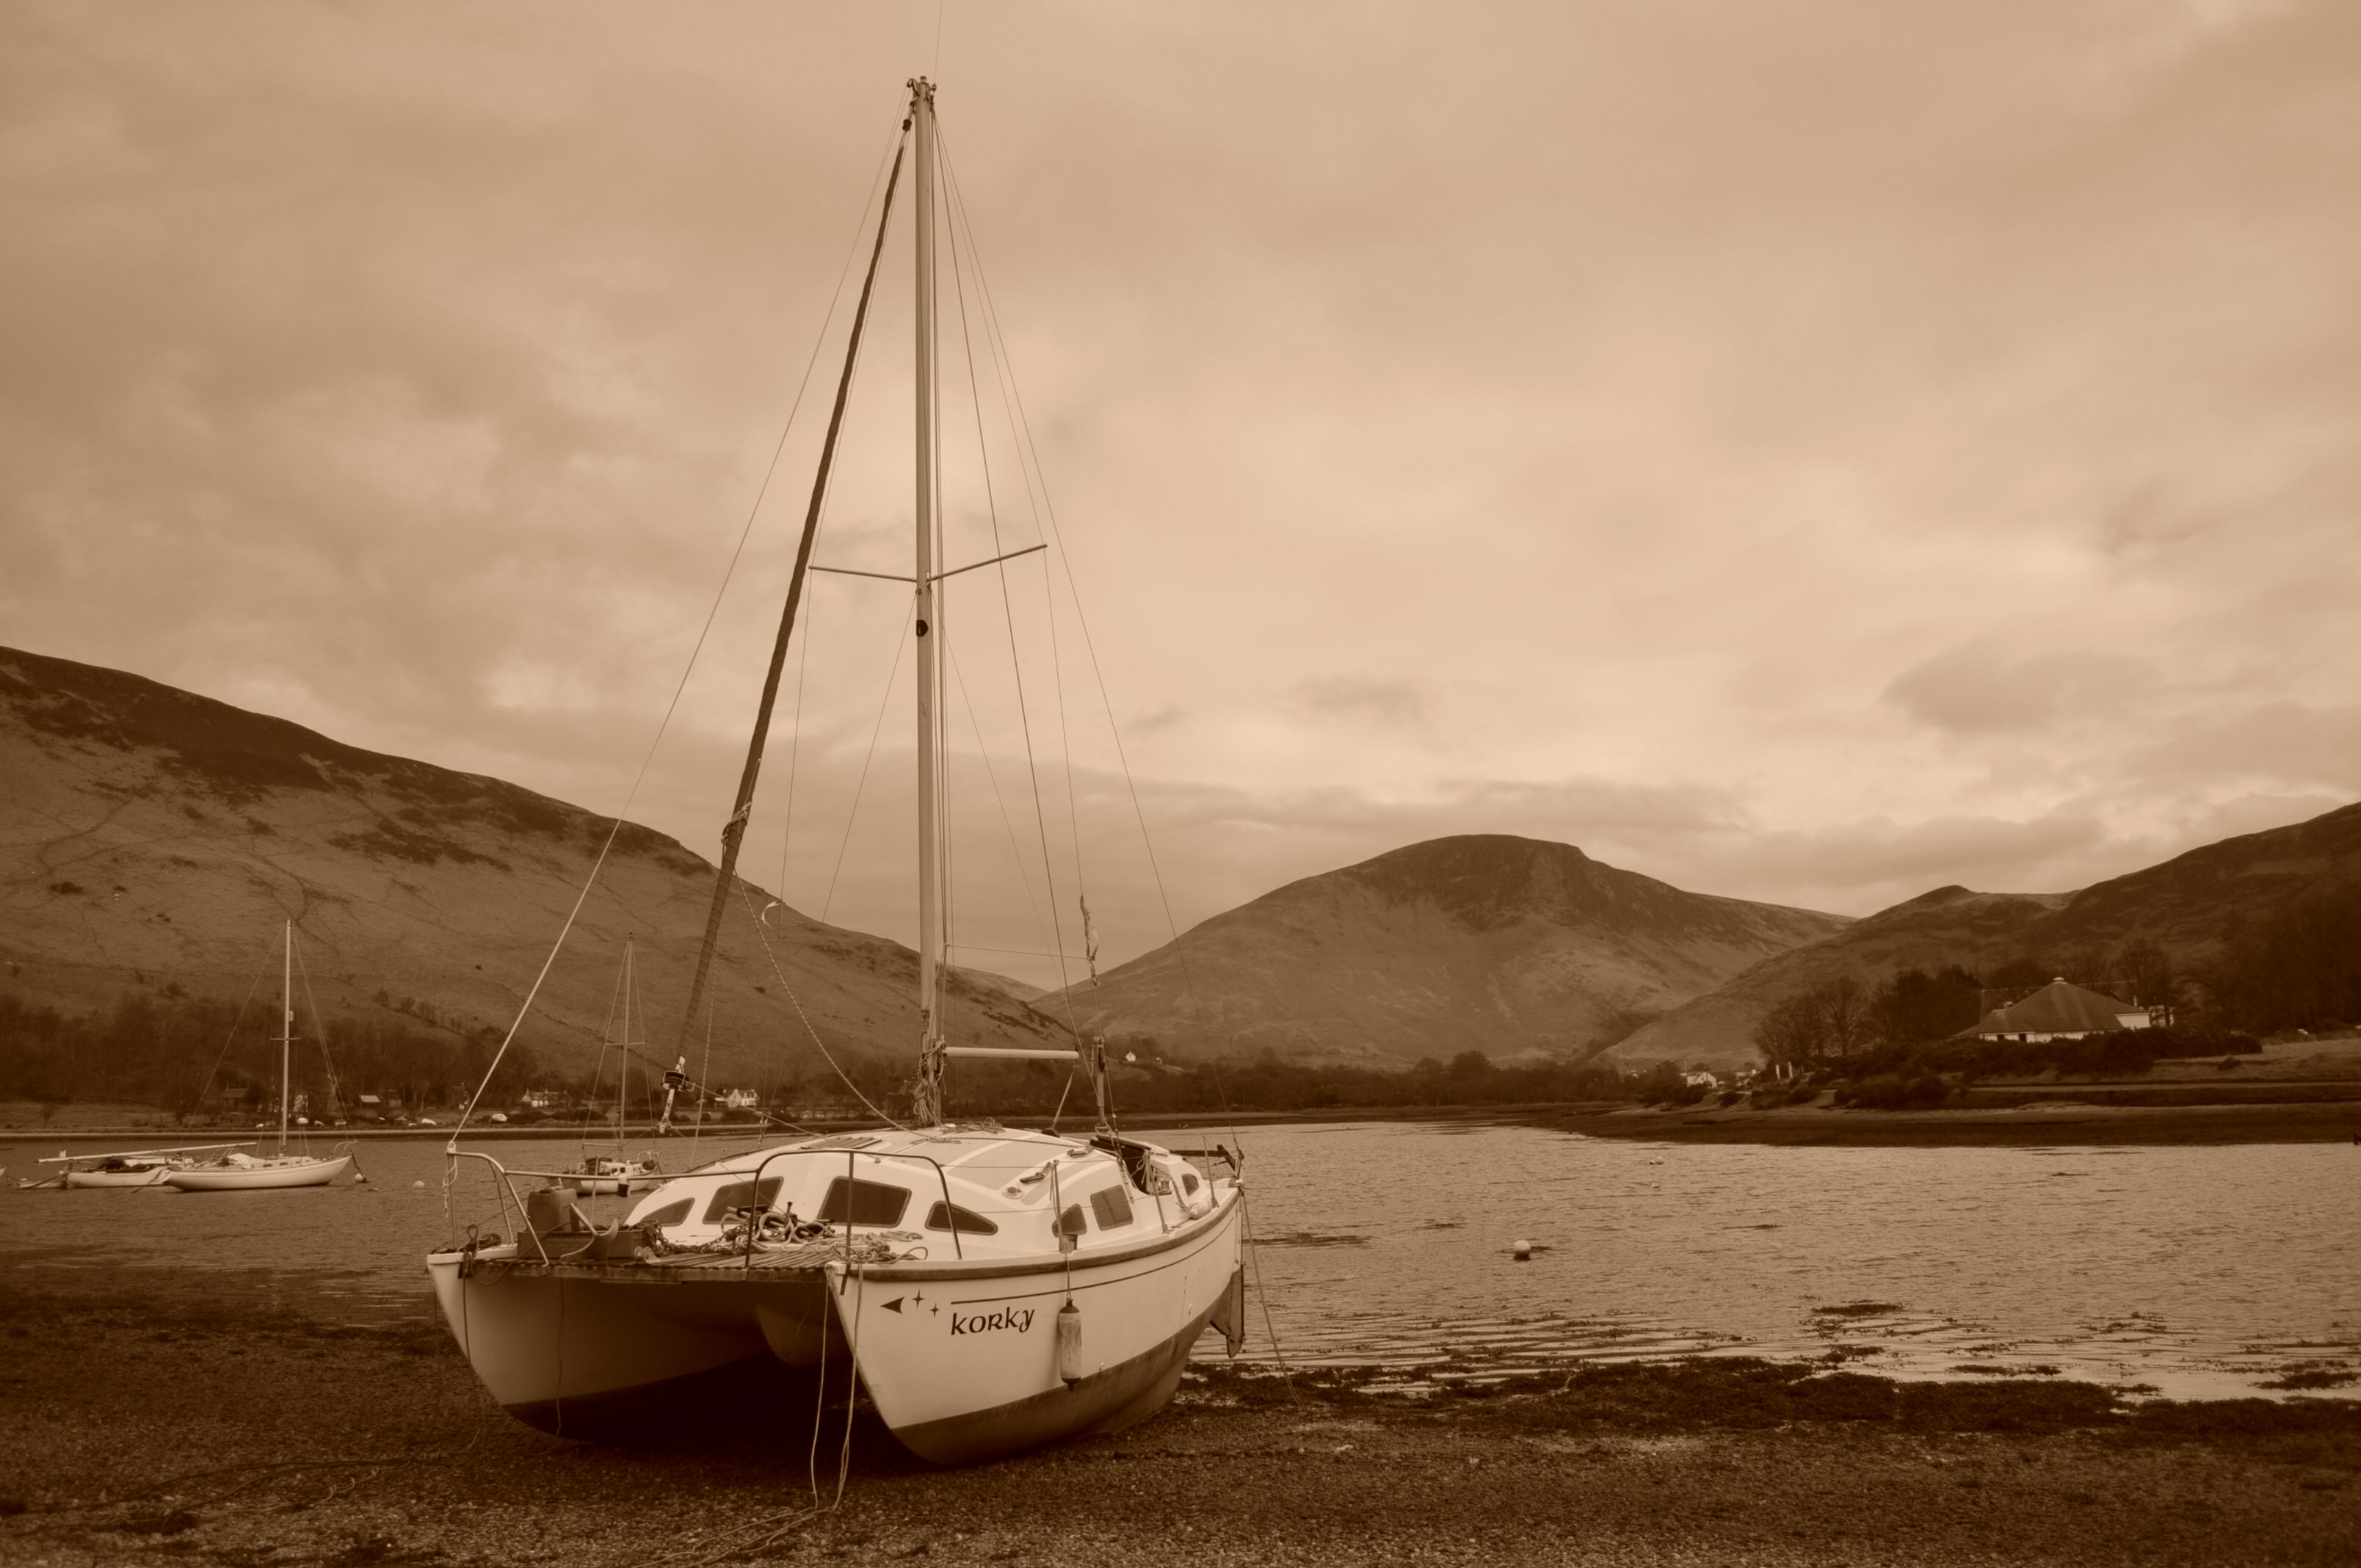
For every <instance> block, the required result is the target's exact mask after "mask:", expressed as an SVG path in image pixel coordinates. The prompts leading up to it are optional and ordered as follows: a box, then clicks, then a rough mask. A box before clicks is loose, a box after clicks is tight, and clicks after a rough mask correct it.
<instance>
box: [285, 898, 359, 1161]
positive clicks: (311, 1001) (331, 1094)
mask: <svg viewBox="0 0 2361 1568" xmlns="http://www.w3.org/2000/svg"><path fill="white" fill-rule="evenodd" d="M291 946H292V947H293V948H294V949H295V972H296V973H297V974H299V975H301V976H302V978H303V1002H304V1004H305V1005H306V1006H308V1007H310V1008H311V1009H312V1027H313V1029H314V1030H316V1031H317V1034H316V1035H315V1036H314V1037H315V1038H316V1039H318V1041H319V1042H320V1065H321V1066H322V1067H324V1068H325V1069H327V1072H328V1103H329V1104H330V1105H331V1106H335V1105H342V1104H343V1103H344V1102H345V1091H344V1086H343V1085H341V1084H340V1083H338V1082H337V1081H336V1058H335V1057H333V1056H330V1055H329V1054H328V1025H327V1021H326V1020H325V1019H324V1018H322V1017H321V1016H320V1003H319V999H318V998H316V997H314V996H313V994H312V970H311V967H310V966H309V965H307V964H305V963H304V961H303V945H302V943H301V942H296V943H292V944H291ZM290 1026H291V1027H292V1025H290ZM287 1092H289V1091H288V1089H287V1087H286V1086H284V1085H282V1086H281V1087H280V1093H281V1094H285V1093H287ZM313 1120H314V1121H316V1120H318V1118H317V1117H314V1118H313ZM304 1138H305V1145H304V1146H305V1147H307V1148H308V1147H310V1138H311V1134H310V1133H309V1131H306V1132H305V1134H304Z"/></svg>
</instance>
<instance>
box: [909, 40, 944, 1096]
mask: <svg viewBox="0 0 2361 1568" xmlns="http://www.w3.org/2000/svg"><path fill="white" fill-rule="evenodd" d="M910 117H911V121H912V125H913V128H914V130H915V131H916V133H917V136H916V139H917V159H916V163H917V189H916V190H915V191H914V192H912V194H913V195H914V196H915V198H916V201H915V203H914V204H913V208H912V211H913V214H914V215H915V218H916V222H917V252H918V258H917V286H918V297H917V334H916V336H917V493H918V504H917V535H918V543H917V585H916V586H917V594H916V598H917V606H916V609H915V610H914V611H913V613H914V614H915V615H916V617H917V626H916V628H915V630H916V631H917V645H918V660H917V663H918V1088H917V1105H916V1107H915V1109H914V1111H913V1116H914V1118H915V1120H916V1121H917V1123H918V1124H919V1125H921V1126H927V1125H930V1124H934V1123H937V1122H939V1121H941V1120H942V1116H943V1096H942V1062H943V1058H942V1043H943V1042H942V1023H941V1019H940V1018H939V1015H938V1014H939V1010H940V1009H939V998H938V996H937V991H936V986H937V974H936V970H937V969H938V967H939V964H940V961H941V944H942V828H941V821H940V806H939V803H938V802H937V800H936V798H935V792H936V786H937V782H938V781H937V777H936V771H937V769H936V758H935V709H936V705H937V699H938V692H939V685H940V679H941V671H942V641H943V640H942V635H941V628H940V627H939V625H938V624H937V621H938V619H939V618H938V617H937V615H936V613H935V525H936V519H935V86H934V83H933V82H928V80H927V79H926V78H925V77H923V76H922V77H919V78H918V79H917V80H916V81H915V82H911V83H910Z"/></svg>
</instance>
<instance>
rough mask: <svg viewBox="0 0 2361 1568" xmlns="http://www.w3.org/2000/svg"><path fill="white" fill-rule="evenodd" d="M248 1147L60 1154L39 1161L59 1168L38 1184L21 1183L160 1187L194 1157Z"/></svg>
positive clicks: (201, 1146) (196, 1146) (189, 1146)
mask: <svg viewBox="0 0 2361 1568" xmlns="http://www.w3.org/2000/svg"><path fill="white" fill-rule="evenodd" d="M251 1147H252V1145H251V1144H183V1145H181V1146H179V1147H177V1148H169V1149H119V1150H116V1151H115V1152H113V1153H110V1154H75V1155H70V1154H65V1153H62V1152H61V1153H60V1154H58V1155H56V1156H54V1157H50V1158H48V1159H43V1160H38V1161H36V1162H35V1163H36V1164H38V1165H54V1166H59V1167H61V1168H60V1170H58V1171H57V1172H55V1173H54V1174H53V1175H51V1176H49V1178H47V1179H43V1180H40V1181H27V1182H20V1183H19V1184H18V1185H19V1186H22V1187H26V1188H34V1187H52V1186H54V1187H61V1188H87V1187H161V1186H162V1185H163V1184H164V1179H165V1178H166V1177H168V1176H170V1175H171V1174H172V1172H174V1171H176V1170H185V1169H187V1168H189V1167H191V1166H192V1165H194V1164H196V1163H197V1162H196V1159H195V1157H196V1156H197V1155H200V1154H206V1153H211V1152H213V1151H214V1150H219V1149H242V1148H251Z"/></svg>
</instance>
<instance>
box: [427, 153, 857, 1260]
mask: <svg viewBox="0 0 2361 1568" xmlns="http://www.w3.org/2000/svg"><path fill="white" fill-rule="evenodd" d="M894 123H895V130H894V134H893V136H891V137H888V138H887V140H886V144H885V150H884V153H881V154H880V155H879V157H878V160H877V172H876V174H875V176H874V177H873V179H872V181H871V184H870V197H869V202H870V204H871V205H873V204H874V203H875V202H876V199H877V187H878V186H879V185H880V184H882V183H883V181H884V177H885V167H886V163H887V160H888V159H890V158H891V157H892V155H893V151H894V148H895V147H896V146H898V145H899V144H900V141H901V137H902V132H901V117H900V115H895V122H894ZM868 210H869V209H868V206H864V207H863V208H862V224H861V225H860V226H858V227H856V228H855V229H854V230H853V239H852V246H851V249H850V250H849V251H848V253H847V254H846V257H845V263H844V271H843V274H842V275H841V276H840V277H839V279H838V280H837V291H836V295H835V297H834V298H833V299H831V300H830V301H829V313H828V314H827V315H826V316H824V317H823V318H821V322H820V330H819V332H818V334H816V335H815V338H814V341H813V344H812V352H811V357H810V359H809V360H808V361H807V362H806V364H805V366H804V375H803V379H802V381H800V382H799V383H798V384H797V385H796V395H795V400H794V401H793V402H791V403H790V404H789V405H788V408H787V417H786V419H785V421H784V422H782V424H781V425H780V428H779V439H778V443H777V444H776V445H774V447H773V448H772V451H771V462H770V465H769V466H768V467H766V468H765V469H764V470H763V482H762V485H761V486H760V488H758V489H757V490H756V492H755V496H754V504H753V505H752V506H751V507H749V508H748V509H747V510H746V521H745V524H744V525H743V526H742V527H741V528H740V529H739V531H738V543H737V545H736V547H735V548H733V549H732V550H731V551H730V564H729V565H728V566H726V567H725V568H724V569H723V571H722V574H721V584H720V587H718V588H717V589H715V590H714V595H713V603H712V604H711V606H710V607H708V609H707V610H706V612H705V623H704V624H703V625H702V626H700V627H698V628H697V641H695V642H694V643H693V644H691V645H690V648H689V651H688V660H687V663H686V664H684V665H683V666H682V669H681V672H680V680H679V681H678V682H677V683H676V684H675V685H674V686H673V690H672V697H671V700H670V701H668V702H666V703H665V704H664V717H663V718H661V719H659V720H658V721H657V723H656V732H655V735H654V736H653V738H652V739H651V740H649V741H648V749H647V753H646V755H644V756H643V757H642V758H641V759H640V766H639V771H638V772H637V773H634V774H633V775H632V777H631V788H630V789H629V790H628V791H626V792H625V793H624V796H623V806H622V809H621V810H620V811H618V812H617V813H616V814H615V819H614V821H613V822H612V823H610V824H609V827H608V828H607V836H606V838H605V839H602V840H601V841H600V842H599V845H598V857H597V858H596V859H595V860H593V861H591V863H590V874H589V875H588V876H587V877H585V878H584V879H583V882H582V891H581V892H580V893H578V894H576V895H575V899H574V905H573V907H572V908H570V909H568V910H567V911H566V923H565V924H564V925H563V926H562V927H559V928H558V932H557V939H556V941H555V942H553V943H551V944H550V948H549V956H548V957H547V958H545V959H543V960H542V964H541V970H540V972H539V973H537V974H535V975H534V976H533V984H532V986H531V987H530V988H529V989H528V990H527V991H526V992H525V996H524V1001H523V1003H522V1004H521V1005H520V1006H519V1007H518V1008H517V1014H516V1017H515V1019H514V1020H513V1021H511V1023H510V1025H509V1028H508V1033H507V1034H505V1035H503V1036H501V1037H500V1048H499V1049H498V1050H496V1051H494V1052H493V1053H492V1061H491V1065H490V1066H489V1067H488V1068H486V1069H484V1077H483V1080H482V1081H481V1082H480V1083H478V1084H477V1085H476V1091H475V1093H474V1094H472V1095H470V1096H469V1097H468V1100H467V1107H466V1108H465V1109H464V1110H462V1111H461V1112H460V1113H459V1119H458V1121H457V1122H456V1123H455V1124H453V1125H452V1128H451V1142H452V1143H453V1144H456V1142H457V1141H458V1136H459V1134H460V1132H461V1131H462V1130H464V1129H465V1128H466V1127H467V1122H468V1119H469V1118H470V1117H472V1116H474V1115H475V1113H476V1107H477V1105H478V1103H479V1102H481V1101H482V1100H483V1097H484V1091H485V1090H487V1089H489V1088H490V1087H491V1082H492V1076H493V1074H495V1073H497V1072H498V1071H500V1063H501V1061H502V1060H504V1059H505V1058H507V1056H508V1053H509V1047H511V1045H513V1044H515V1043H516V1037H517V1032H518V1031H519V1030H520V1029H522V1028H523V1027H524V1021H525V1019H526V1018H528V1017H530V1016H531V1015H532V1014H533V1003H534V1002H535V1001H536V1000H537V999H538V998H539V997H540V995H541V988H542V986H543V985H544V984H545V983H546V982H547V981H548V980H549V971H550V970H551V969H552V968H554V967H555V965H556V963H557V955H558V954H559V953H560V952H562V951H564V950H565V948H566V938H567V937H569V936H571V935H572V934H573V931H574V923H575V922H576V921H577V920H578V919H579V918H581V915H582V906H583V905H585V904H587V903H588V901H589V898H590V890H591V889H592V888H594V887H596V886H598V878H599V876H600V874H601V873H602V872H605V870H606V867H607V859H608V857H609V855H610V854H612V853H613V852H614V848H615V839H616V838H617V836H618V835H620V833H621V832H622V830H623V823H624V821H625V819H626V818H627V817H629V815H630V813H631V806H632V805H633V804H634V803H635V802H637V801H638V799H639V796H640V790H641V788H642V786H643V785H644V784H646V783H647V777H648V769H649V768H650V767H652V766H653V764H654V762H655V758H656V748H657V747H658V746H660V745H662V744H663V743H664V733H665V731H667V730H668V729H671V728H672V721H673V717H674V715H675V713H677V712H678V711H679V708H680V699H681V696H682V694H684V693H685V692H686V691H687V689H688V677H689V676H690V675H691V674H694V673H695V671H696V669H697V658H698V656H699V655H701V654H702V653H703V652H705V643H706V640H707V639H708V637H710V636H711V635H712V633H713V622H714V620H715V619H716V618H717V617H719V615H720V613H721V601H722V599H723V598H725V597H726V596H727V595H728V594H729V592H730V582H731V580H732V579H733V578H735V577H736V576H737V574H738V564H739V562H740V561H741V559H742V558H743V557H744V556H745V554H746V541H747V540H748V538H749V537H751V536H752V533H753V532H754V520H755V519H756V518H757V517H759V516H760V515H761V514H762V510H763V497H764V496H766V495H768V494H769V493H770V488H771V477H772V475H773V474H774V473H775V472H777V469H778V463H779V455H780V454H781V453H783V452H785V450H786V444H787V433H788V432H789V431H791V430H793V429H794V427H795V421H796V412H797V411H800V410H801V409H802V408H803V403H804V394H805V393H806V392H807V390H809V389H810V387H811V375H812V369H813V367H815V366H817V365H818V363H819V351H820V347H821V345H823V344H825V343H826V341H827V339H828V325H829V322H831V321H833V320H834V319H835V317H836V307H837V305H838V304H839V303H840V302H841V301H842V299H843V297H844V282H845V280H846V279H847V278H850V277H851V272H852V262H853V259H854V258H855V257H857V256H858V255H859V254H860V249H861V234H862V229H863V228H865V227H866V226H867V220H868ZM456 1178H457V1171H456V1168H454V1169H452V1170H450V1171H446V1172H445V1179H444V1208H445V1210H446V1211H447V1210H448V1209H449V1207H450V1188H451V1183H452V1182H453V1181H454V1180H456ZM445 1217H446V1218H447V1217H448V1215H447V1212H446V1215H445Z"/></svg>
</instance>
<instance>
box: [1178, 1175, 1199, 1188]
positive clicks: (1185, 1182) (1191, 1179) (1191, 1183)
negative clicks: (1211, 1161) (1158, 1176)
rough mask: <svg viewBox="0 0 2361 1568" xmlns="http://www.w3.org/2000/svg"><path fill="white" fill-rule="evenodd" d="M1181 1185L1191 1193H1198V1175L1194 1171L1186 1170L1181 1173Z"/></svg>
mask: <svg viewBox="0 0 2361 1568" xmlns="http://www.w3.org/2000/svg"><path fill="white" fill-rule="evenodd" d="M1180 1185H1181V1186H1183V1187H1185V1188H1187V1189H1188V1190H1190V1191H1191V1192H1194V1191H1196V1190H1197V1173H1196V1172H1195V1171H1193V1170H1184V1171H1182V1172H1181V1173H1180Z"/></svg>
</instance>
